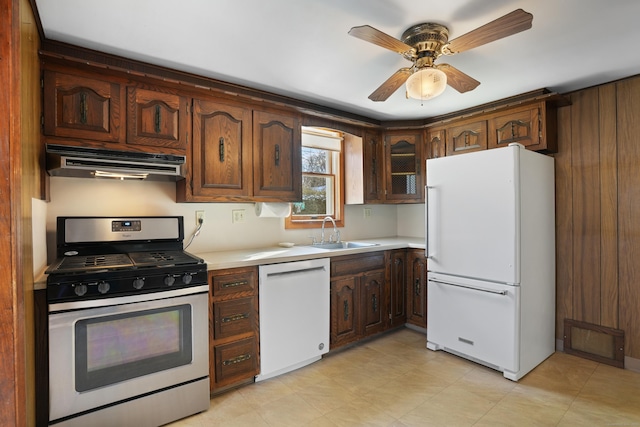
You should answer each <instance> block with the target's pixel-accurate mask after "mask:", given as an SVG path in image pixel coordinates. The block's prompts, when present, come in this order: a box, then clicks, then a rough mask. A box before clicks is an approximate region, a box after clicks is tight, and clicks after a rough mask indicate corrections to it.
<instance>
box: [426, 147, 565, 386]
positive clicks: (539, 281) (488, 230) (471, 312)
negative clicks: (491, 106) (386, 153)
mask: <svg viewBox="0 0 640 427" xmlns="http://www.w3.org/2000/svg"><path fill="white" fill-rule="evenodd" d="M426 187H427V188H426V192H425V199H426V200H425V202H426V208H425V219H426V227H425V229H426V242H425V243H426V245H425V252H426V256H427V258H428V261H427V265H428V267H427V268H428V273H427V279H428V287H427V348H429V349H431V350H445V351H447V352H450V353H453V354H456V355H458V356H462V357H464V358H467V359H470V360H472V361H474V362H478V363H481V364H483V365H485V366H488V367H491V368H493V369H496V370H499V371H501V372H503V375H504V377H505V378H508V379H510V380H513V381H517V380H519V379H520V378H522V377H523V376H524V375H525V374H527V373H528V372H529V371H531V370H532V369H533V368H535V367H536V366H537V365H538V364H540V363H541V362H542V361H543V360H545V359H546V358H547V357H549V356H550V355H551V354H552V353H553V352H554V350H555V338H554V336H555V204H554V200H555V197H554V163H553V158H552V157H550V156H546V155H543V154H539V153H535V152H532V151H529V150H526V149H525V148H524V147H523V146H522V145H520V144H510V145H509V146H508V147H503V148H497V149H492V150H486V151H479V152H474V153H467V154H462V155H456V156H451V157H441V158H437V159H429V160H427V186H426Z"/></svg>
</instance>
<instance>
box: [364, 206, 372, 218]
mask: <svg viewBox="0 0 640 427" xmlns="http://www.w3.org/2000/svg"><path fill="white" fill-rule="evenodd" d="M370 216H371V208H364V217H365V218H369V217H370Z"/></svg>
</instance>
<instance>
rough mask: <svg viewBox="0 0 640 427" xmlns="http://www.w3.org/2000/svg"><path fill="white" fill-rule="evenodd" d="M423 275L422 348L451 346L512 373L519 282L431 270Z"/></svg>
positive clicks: (515, 367)
mask: <svg viewBox="0 0 640 427" xmlns="http://www.w3.org/2000/svg"><path fill="white" fill-rule="evenodd" d="M427 277H428V285H427V301H428V303H429V308H428V310H427V325H429V328H428V330H427V348H429V349H431V350H447V351H451V352H453V353H456V354H459V355H461V356H463V357H466V358H469V359H472V360H474V361H476V362H480V363H483V364H485V365H489V366H491V367H493V368H495V369H498V370H500V371H503V372H505V376H507V375H509V374H508V373H514V372H517V371H518V370H519V360H520V359H519V346H518V342H519V337H518V336H517V334H518V331H519V316H518V315H517V313H518V307H519V304H520V287H519V286H510V285H503V284H497V283H491V282H481V281H477V280H470V279H461V278H456V277H450V276H443V275H437V274H431V273H429V274H428V276H427ZM432 325H434V326H437V327H431V326H432Z"/></svg>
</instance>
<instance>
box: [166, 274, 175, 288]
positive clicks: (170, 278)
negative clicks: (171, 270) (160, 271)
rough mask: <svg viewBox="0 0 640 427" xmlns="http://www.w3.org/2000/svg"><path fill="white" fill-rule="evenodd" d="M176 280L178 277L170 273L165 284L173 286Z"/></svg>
mask: <svg viewBox="0 0 640 427" xmlns="http://www.w3.org/2000/svg"><path fill="white" fill-rule="evenodd" d="M175 282H176V278H175V277H173V276H171V275H168V276H166V277H165V278H164V284H165V285H167V286H173V284H174V283H175Z"/></svg>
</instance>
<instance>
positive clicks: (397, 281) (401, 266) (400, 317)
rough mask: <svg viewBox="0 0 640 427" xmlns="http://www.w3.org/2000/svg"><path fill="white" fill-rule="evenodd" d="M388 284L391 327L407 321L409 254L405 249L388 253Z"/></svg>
mask: <svg viewBox="0 0 640 427" xmlns="http://www.w3.org/2000/svg"><path fill="white" fill-rule="evenodd" d="M386 256H387V260H388V261H387V282H388V283H389V323H390V326H398V325H404V324H405V323H406V321H407V253H406V250H405V249H395V250H392V251H387V252H386Z"/></svg>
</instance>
